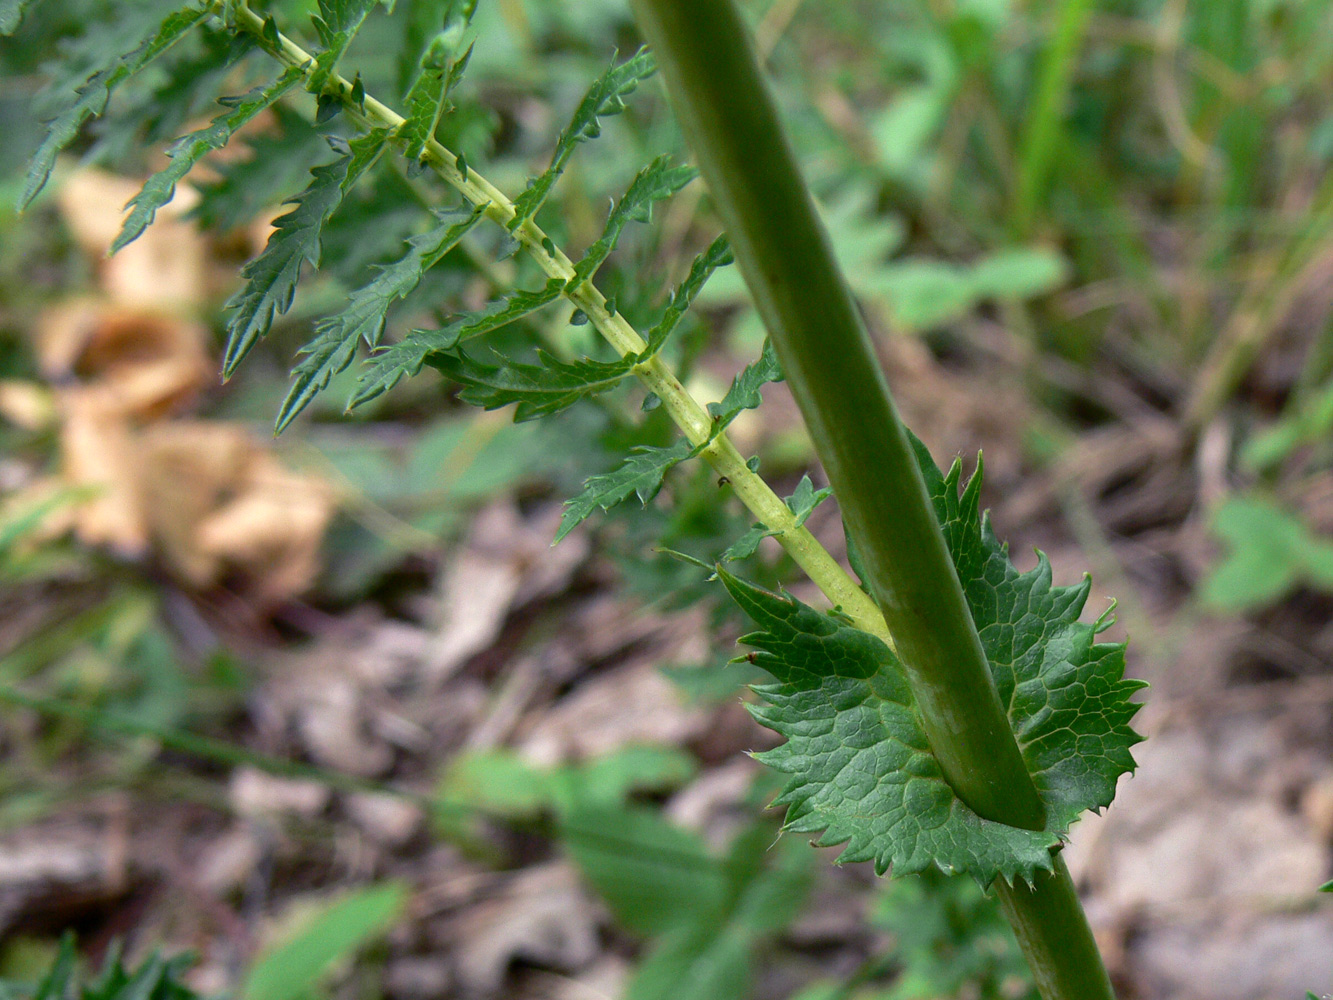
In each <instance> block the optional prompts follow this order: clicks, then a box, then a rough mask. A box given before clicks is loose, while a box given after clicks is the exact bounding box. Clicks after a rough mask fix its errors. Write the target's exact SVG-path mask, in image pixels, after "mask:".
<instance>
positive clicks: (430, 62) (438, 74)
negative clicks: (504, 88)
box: [398, 32, 472, 160]
mask: <svg viewBox="0 0 1333 1000" xmlns="http://www.w3.org/2000/svg"><path fill="white" fill-rule="evenodd" d="M449 52H450V48H449V43H448V41H447V35H446V34H445V33H444V32H441V33H440V34H438V35H436V36H435V38H434V39H433V40H432V41H431V44H430V46H429V47H428V48H427V50H426V54H425V55H424V56H422V59H421V70H420V72H419V73H418V74H417V79H416V81H415V82H414V83H413V84H412V89H411V90H409V91H408V93H407V101H406V105H407V107H406V117H405V118H404V120H403V123H402V124H401V125H399V126H398V138H400V139H402V140H403V155H404V156H406V157H407V158H408V159H409V160H420V159H421V154H422V152H423V151H424V150H425V148H426V143H427V142H429V141H430V140H431V139H432V138H434V136H435V129H436V128H437V127H438V126H439V124H440V117H441V116H442V115H443V114H444V111H445V109H446V108H447V107H448V105H449V92H450V91H451V90H453V89H454V87H455V86H456V85H457V84H458V81H459V80H460V79H462V77H463V71H464V70H465V69H466V68H467V63H468V60H469V59H470V58H471V56H472V49H471V48H469V49H468V50H467V51H466V52H464V53H463V54H462V55H461V56H459V57H458V58H457V59H455V60H453V61H452V62H451V61H450V60H449V58H448V55H449Z"/></svg>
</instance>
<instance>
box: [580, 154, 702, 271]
mask: <svg viewBox="0 0 1333 1000" xmlns="http://www.w3.org/2000/svg"><path fill="white" fill-rule="evenodd" d="M697 176H699V171H697V170H695V169H694V168H693V167H673V166H672V165H671V157H670V156H667V155H666V154H663V155H662V156H659V157H657V158H656V159H655V160H653V162H652V163H650V164H648V166H646V167H644V168H643V169H642V170H640V171H639V172H638V174H636V175H635V177H634V180H633V181H632V182H630V186H629V187H628V188H627V189H626V191H625V193H624V194H623V195H622V196H621V198H620V200H619V201H618V202H616V204H615V207H613V208H612V209H611V214H610V215H609V216H607V219H606V227H605V228H604V229H603V231H602V235H601V237H600V238H599V239H598V240H597V242H596V243H594V244H593V245H592V246H590V247H589V248H588V252H587V253H585V254H584V255H583V259H582V260H580V261H579V262H578V263H577V264H575V265H574V277H573V278H572V279H570V285H571V286H575V285H581V284H582V283H583V282H585V281H587V280H589V279H590V278H591V277H592V276H593V275H594V274H596V273H597V269H598V268H599V267H601V266H602V262H603V261H604V260H606V258H607V257H609V256H610V255H611V251H612V250H614V249H615V246H616V242H617V241H618V240H619V239H620V234H621V233H622V232H623V231H624V229H625V226H627V225H628V224H629V223H631V222H651V221H652V218H653V205H654V204H655V203H656V202H659V201H664V200H666V199H667V198H670V197H671V196H672V195H674V194H675V193H676V192H677V191H679V190H680V189H681V188H683V187H684V186H685V185H686V184H688V183H690V181H692V180H694V178H695V177H697Z"/></svg>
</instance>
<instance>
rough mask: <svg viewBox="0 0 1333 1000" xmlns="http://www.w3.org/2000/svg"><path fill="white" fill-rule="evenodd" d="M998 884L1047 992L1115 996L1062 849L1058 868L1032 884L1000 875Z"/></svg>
mask: <svg viewBox="0 0 1333 1000" xmlns="http://www.w3.org/2000/svg"><path fill="white" fill-rule="evenodd" d="M995 888H996V893H997V895H999V897H1000V908H1001V909H1002V910H1003V911H1004V915H1005V918H1006V919H1007V920H1008V921H1009V925H1010V926H1011V927H1013V929H1014V936H1015V937H1017V938H1018V945H1019V947H1020V948H1022V949H1023V954H1024V956H1026V958H1027V960H1028V965H1030V966H1031V967H1032V977H1033V979H1035V980H1036V983H1037V989H1038V990H1040V991H1041V995H1042V996H1043V997H1046V998H1047V1000H1056V998H1061V1000H1064V998H1068V1000H1115V993H1114V991H1113V990H1112V989H1111V980H1110V977H1109V976H1107V974H1106V968H1105V966H1103V965H1102V956H1101V954H1100V953H1099V952H1098V951H1097V942H1096V941H1095V940H1094V939H1093V936H1092V930H1091V929H1090V928H1089V927H1088V918H1087V916H1085V915H1084V913H1083V907H1082V905H1081V904H1080V903H1079V901H1078V893H1077V892H1075V891H1074V881H1073V879H1071V878H1070V877H1069V869H1068V868H1066V867H1065V863H1064V859H1063V858H1061V857H1060V856H1059V855H1058V854H1057V855H1056V857H1055V871H1054V872H1052V873H1051V874H1049V875H1048V874H1045V873H1039V874H1038V875H1037V877H1036V878H1035V879H1034V880H1033V886H1032V887H1031V888H1029V887H1028V886H1026V885H1024V884H1023V883H1022V882H1020V883H1018V884H1017V885H1015V886H1010V885H1006V884H1005V882H1004V879H996V881H995Z"/></svg>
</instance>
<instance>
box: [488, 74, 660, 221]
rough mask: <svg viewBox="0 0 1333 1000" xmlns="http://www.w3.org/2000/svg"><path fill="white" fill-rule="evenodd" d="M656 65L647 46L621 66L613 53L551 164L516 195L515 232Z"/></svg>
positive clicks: (571, 123) (556, 149)
mask: <svg viewBox="0 0 1333 1000" xmlns="http://www.w3.org/2000/svg"><path fill="white" fill-rule="evenodd" d="M656 69H657V64H656V62H655V61H654V60H653V56H652V53H651V52H649V51H648V50H647V49H646V48H642V49H639V51H638V52H636V53H635V54H634V55H633V56H631V57H630V58H629V59H627V60H625V61H624V62H623V63H621V64H620V65H619V66H617V65H616V64H615V57H614V56H612V57H611V66H610V68H609V69H607V71H606V72H605V73H603V74H602V75H601V76H600V77H598V78H597V79H596V80H595V81H594V82H593V85H592V86H591V87H589V88H588V91H587V93H585V94H584V95H583V99H582V100H581V101H579V104H578V107H577V108H575V109H574V116H573V117H572V118H571V119H570V122H569V125H568V126H566V128H565V130H564V131H563V132H561V133H560V138H559V139H558V140H557V141H556V144H555V152H554V153H553V154H552V156H551V165H550V166H548V167H547V168H546V169H545V170H544V171H542V173H541V174H539V175H538V176H537V177H535V178H533V179H532V181H531V182H529V184H528V188H527V190H526V191H524V192H523V193H522V194H520V195H519V196H518V197H517V198H515V199H514V210H515V215H514V217H513V218H512V219H510V220H509V229H510V231H511V232H512V231H513V230H515V229H517V228H518V227H519V226H521V225H523V223H525V222H527V221H528V219H530V218H532V217H533V216H534V215H536V214H537V209H539V208H541V206H542V202H544V201H545V200H546V196H547V195H548V194H550V192H551V188H552V187H553V186H554V184H555V182H556V180H557V179H558V178H559V177H560V175H561V174H562V173H564V172H565V167H566V166H567V165H568V163H569V158H570V157H571V156H573V155H574V149H575V147H576V146H578V144H579V143H581V142H587V141H588V140H589V139H595V138H597V136H599V135H601V134H602V127H601V125H600V124H599V122H598V119H599V118H606V117H609V116H611V115H618V114H620V112H622V111H624V110H625V101H624V99H625V98H626V97H628V96H629V95H630V94H631V93H632V92H633V91H634V90H635V88H636V87H638V85H639V82H640V81H642V80H645V79H647V78H648V77H650V76H652V74H653V73H654V72H655V71H656Z"/></svg>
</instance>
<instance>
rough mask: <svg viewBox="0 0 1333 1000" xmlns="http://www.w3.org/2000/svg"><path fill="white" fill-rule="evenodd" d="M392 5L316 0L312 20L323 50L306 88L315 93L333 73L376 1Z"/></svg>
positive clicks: (368, 0)
mask: <svg viewBox="0 0 1333 1000" xmlns="http://www.w3.org/2000/svg"><path fill="white" fill-rule="evenodd" d="M381 3H383V4H384V5H385V6H386V7H392V6H393V0H319V13H318V14H316V15H315V16H314V17H313V18H311V20H312V21H313V22H314V24H315V33H316V34H317V35H319V42H320V44H321V45H322V46H324V51H323V52H321V53H320V54H319V55H317V56H316V57H315V65H314V67H313V68H312V69H311V71H310V79H309V80H308V81H307V82H306V89H307V90H309V91H311V92H312V93H316V94H318V93H319V92H320V91H322V90H323V89H324V87H325V85H326V84H327V83H328V82H329V78H330V77H332V76H333V71H334V70H335V69H337V66H338V60H339V59H341V58H342V56H343V53H344V52H346V51H347V47H348V46H349V45H351V44H352V39H353V38H355V37H356V33H357V32H358V31H360V30H361V25H362V24H363V23H364V22H365V20H366V18H367V16H369V14H370V12H371V10H373V9H374V8H375V6H376V5H377V4H381Z"/></svg>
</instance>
